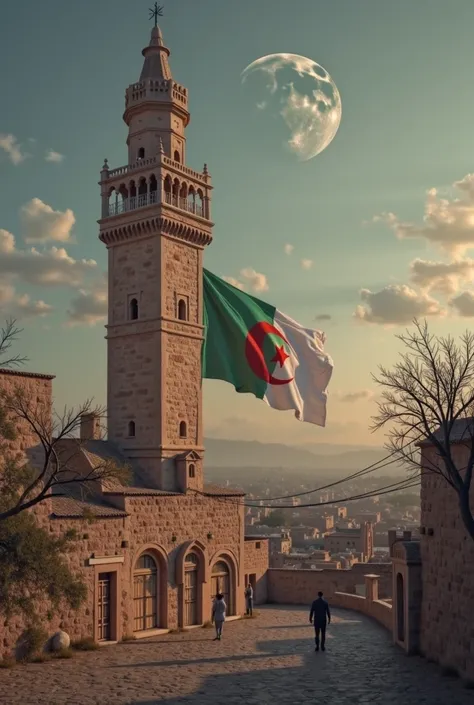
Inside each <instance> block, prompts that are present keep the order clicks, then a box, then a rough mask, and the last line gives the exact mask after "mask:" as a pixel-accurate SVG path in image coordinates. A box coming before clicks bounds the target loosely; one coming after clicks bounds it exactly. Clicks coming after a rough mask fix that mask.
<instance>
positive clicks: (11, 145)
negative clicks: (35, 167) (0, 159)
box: [0, 134, 30, 166]
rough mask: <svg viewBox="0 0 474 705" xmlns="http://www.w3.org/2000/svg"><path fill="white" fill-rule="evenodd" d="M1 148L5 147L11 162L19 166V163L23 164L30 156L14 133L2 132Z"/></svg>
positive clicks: (0, 138)
mask: <svg viewBox="0 0 474 705" xmlns="http://www.w3.org/2000/svg"><path fill="white" fill-rule="evenodd" d="M0 149H3V151H4V152H5V153H6V154H7V155H8V158H9V159H10V161H11V163H12V164H15V166H18V164H21V163H22V162H24V161H25V159H26V158H27V157H29V156H30V155H29V154H27V153H26V152H23V150H22V147H21V144H20V143H19V142H18V140H17V138H16V137H15V136H14V135H2V134H0Z"/></svg>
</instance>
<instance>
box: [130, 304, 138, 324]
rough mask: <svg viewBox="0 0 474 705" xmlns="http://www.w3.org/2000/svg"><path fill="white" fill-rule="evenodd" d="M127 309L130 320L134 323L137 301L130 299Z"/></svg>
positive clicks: (136, 314) (136, 313) (136, 315)
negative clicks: (128, 309)
mask: <svg viewBox="0 0 474 705" xmlns="http://www.w3.org/2000/svg"><path fill="white" fill-rule="evenodd" d="M129 308H130V311H129V316H130V320H131V321H136V320H137V318H138V301H137V300H136V299H131V300H130V305H129Z"/></svg>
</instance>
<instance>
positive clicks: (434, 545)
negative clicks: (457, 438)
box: [420, 445, 474, 680]
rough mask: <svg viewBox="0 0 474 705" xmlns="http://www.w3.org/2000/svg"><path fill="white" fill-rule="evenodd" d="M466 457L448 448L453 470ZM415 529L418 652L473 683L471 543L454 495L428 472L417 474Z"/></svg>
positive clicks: (473, 502) (473, 504) (473, 570)
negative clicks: (418, 540) (418, 533)
mask: <svg viewBox="0 0 474 705" xmlns="http://www.w3.org/2000/svg"><path fill="white" fill-rule="evenodd" d="M430 452H431V453H432V452H433V451H432V450H430V449H424V450H423V453H424V454H428V453H430ZM467 453H468V449H467V448H462V447H461V446H460V445H456V446H453V454H454V456H455V460H456V462H457V463H458V467H462V466H463V464H464V462H465V460H466V454H467ZM432 461H433V462H435V459H434V457H433V456H432ZM471 508H473V509H474V487H473V488H472V490H471ZM421 526H422V527H424V528H425V531H426V533H425V534H422V535H421V546H420V548H421V560H422V609H421V634H420V644H421V650H422V652H423V654H424V655H426V656H427V657H428V658H432V659H435V660H436V661H438V662H440V663H442V664H444V665H448V666H451V667H454V668H456V669H457V670H458V671H459V672H460V673H461V674H464V675H466V677H469V678H471V679H473V680H474V620H473V605H474V541H473V539H472V538H470V536H469V535H468V533H467V531H466V529H465V528H464V525H463V523H462V520H461V515H460V510H459V506H458V502H457V495H456V493H455V491H454V490H453V489H452V488H451V487H449V486H448V485H447V483H446V482H445V481H444V480H443V478H441V477H440V476H439V475H436V474H434V473H426V474H423V475H422V485H421ZM431 530H432V531H433V534H432V535H429V531H431Z"/></svg>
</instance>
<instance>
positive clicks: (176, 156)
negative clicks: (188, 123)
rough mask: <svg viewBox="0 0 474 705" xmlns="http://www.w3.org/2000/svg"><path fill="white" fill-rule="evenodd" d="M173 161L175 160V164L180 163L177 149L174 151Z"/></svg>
mask: <svg viewBox="0 0 474 705" xmlns="http://www.w3.org/2000/svg"><path fill="white" fill-rule="evenodd" d="M174 160H175V162H179V161H181V159H180V156H179V152H178V150H177V149H175V150H174Z"/></svg>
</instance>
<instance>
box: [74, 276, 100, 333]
mask: <svg viewBox="0 0 474 705" xmlns="http://www.w3.org/2000/svg"><path fill="white" fill-rule="evenodd" d="M107 299H108V297H107V276H106V275H104V278H103V279H102V280H101V281H99V282H97V283H96V285H95V286H93V287H92V288H91V289H89V290H86V289H81V290H80V291H79V292H78V295H77V296H76V297H75V298H74V299H73V300H72V301H71V308H70V310H69V311H68V317H69V320H68V325H70V326H76V325H88V326H95V325H96V324H97V323H100V322H101V321H104V320H105V319H106V318H107Z"/></svg>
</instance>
